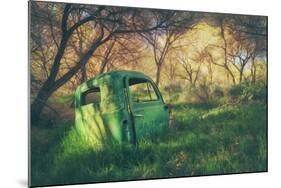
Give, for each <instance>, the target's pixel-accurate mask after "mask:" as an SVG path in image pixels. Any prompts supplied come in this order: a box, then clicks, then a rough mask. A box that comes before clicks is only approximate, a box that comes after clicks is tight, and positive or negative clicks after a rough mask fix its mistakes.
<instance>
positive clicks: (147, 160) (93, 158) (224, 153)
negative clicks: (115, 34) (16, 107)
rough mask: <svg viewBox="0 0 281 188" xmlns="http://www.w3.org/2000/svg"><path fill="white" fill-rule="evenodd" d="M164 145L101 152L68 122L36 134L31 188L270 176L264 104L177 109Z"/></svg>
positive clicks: (156, 143)
mask: <svg viewBox="0 0 281 188" xmlns="http://www.w3.org/2000/svg"><path fill="white" fill-rule="evenodd" d="M173 112H174V115H175V128H174V129H170V130H169V132H167V133H166V134H165V135H162V136H161V141H154V142H153V141H150V140H147V141H142V142H141V143H139V145H138V147H134V146H131V145H123V146H120V145H116V146H111V147H109V148H104V149H101V148H100V149H97V148H95V147H93V146H92V145H90V144H89V143H88V142H87V140H85V139H83V138H81V137H80V136H79V135H78V134H77V133H76V131H75V129H73V128H72V126H70V125H71V124H72V123H71V122H64V123H62V124H61V125H58V126H57V128H53V129H43V130H42V129H33V130H32V185H51V184H65V183H66V184H73V183H83V182H101V181H114V180H129V179H144V178H145V179H146V178H161V177H175V176H197V175H209V174H223V173H240V172H256V171H266V170H267V119H266V117H267V115H266V113H267V112H266V105H265V104H264V103H261V102H253V103H251V104H239V105H235V106H227V105H224V106H216V105H211V104H178V105H175V106H174V107H173Z"/></svg>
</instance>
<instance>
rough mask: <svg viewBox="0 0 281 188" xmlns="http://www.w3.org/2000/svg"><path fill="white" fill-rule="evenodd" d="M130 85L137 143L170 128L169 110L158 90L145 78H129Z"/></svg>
mask: <svg viewBox="0 0 281 188" xmlns="http://www.w3.org/2000/svg"><path fill="white" fill-rule="evenodd" d="M128 84H129V96H130V106H131V113H132V117H133V122H134V128H135V135H136V139H137V141H140V140H141V139H144V138H149V137H154V136H157V134H159V133H161V131H163V130H164V129H165V128H167V127H168V126H169V110H168V108H167V106H166V105H165V104H164V102H163V99H162V97H161V94H160V92H159V90H158V88H157V87H156V85H155V84H154V83H153V82H152V81H150V80H148V79H144V78H129V80H128Z"/></svg>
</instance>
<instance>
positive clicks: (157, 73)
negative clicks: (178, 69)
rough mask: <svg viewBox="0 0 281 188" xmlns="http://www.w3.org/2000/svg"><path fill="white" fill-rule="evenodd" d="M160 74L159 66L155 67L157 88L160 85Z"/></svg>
mask: <svg viewBox="0 0 281 188" xmlns="http://www.w3.org/2000/svg"><path fill="white" fill-rule="evenodd" d="M160 74H161V65H157V70H156V82H155V83H156V85H157V87H158V86H159V84H160V76H161V75H160Z"/></svg>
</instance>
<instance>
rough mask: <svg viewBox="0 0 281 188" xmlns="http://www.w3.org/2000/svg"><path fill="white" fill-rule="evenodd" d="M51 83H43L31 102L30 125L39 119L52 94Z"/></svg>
mask: <svg viewBox="0 0 281 188" xmlns="http://www.w3.org/2000/svg"><path fill="white" fill-rule="evenodd" d="M51 85H52V84H51V83H49V84H48V83H47V84H44V85H43V86H42V88H41V89H40V91H39V92H38V94H37V96H36V98H35V99H34V101H33V103H32V104H31V114H30V115H31V125H34V123H36V122H37V121H38V120H39V119H40V115H41V113H42V110H43V108H44V106H45V104H46V103H47V100H48V98H49V97H50V96H51V94H52V91H51V90H50V88H51Z"/></svg>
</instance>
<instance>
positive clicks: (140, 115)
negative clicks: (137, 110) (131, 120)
mask: <svg viewBox="0 0 281 188" xmlns="http://www.w3.org/2000/svg"><path fill="white" fill-rule="evenodd" d="M134 116H135V117H144V115H143V114H135V115H134Z"/></svg>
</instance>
